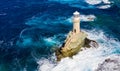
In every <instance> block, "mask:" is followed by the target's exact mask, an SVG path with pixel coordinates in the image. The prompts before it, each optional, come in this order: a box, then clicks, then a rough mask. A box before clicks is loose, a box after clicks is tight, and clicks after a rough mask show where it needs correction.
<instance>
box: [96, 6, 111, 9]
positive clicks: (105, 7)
mask: <svg viewBox="0 0 120 71" xmlns="http://www.w3.org/2000/svg"><path fill="white" fill-rule="evenodd" d="M110 7H111V6H110V5H103V6H98V7H97V8H99V9H108V8H110Z"/></svg>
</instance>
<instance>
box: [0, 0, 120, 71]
mask: <svg viewBox="0 0 120 71" xmlns="http://www.w3.org/2000/svg"><path fill="white" fill-rule="evenodd" d="M74 4H77V3H74ZM81 4H82V2H81ZM82 5H83V6H88V4H86V3H84V2H83V4H82ZM76 10H78V11H79V12H81V14H86V15H89V14H94V15H95V16H96V17H97V20H95V21H94V22H82V23H83V24H82V25H81V28H82V29H87V30H91V29H97V30H103V31H104V32H105V33H106V35H107V36H108V37H113V38H115V39H116V40H118V41H119V40H120V8H118V7H117V6H116V5H114V4H113V5H112V7H111V8H109V9H97V8H86V9H84V8H81V7H73V6H71V5H70V4H68V3H65V4H64V3H60V2H50V1H47V0H0V71H24V70H25V69H26V70H27V71H35V70H36V69H37V66H38V64H37V63H36V59H35V57H36V58H38V59H40V58H41V57H46V58H47V57H49V56H50V55H51V54H52V53H53V51H52V50H51V47H53V45H54V44H56V43H54V42H53V43H52V44H49V42H46V41H44V38H49V37H53V36H55V38H57V41H59V42H61V43H62V42H63V41H64V39H65V36H64V35H62V34H67V33H68V32H69V30H70V29H71V28H72V24H71V23H70V22H68V21H65V19H67V18H70V17H71V16H72V13H73V12H74V11H76ZM58 34H60V35H58ZM56 35H57V36H56ZM55 40H56V39H55ZM57 44H58V43H57Z"/></svg>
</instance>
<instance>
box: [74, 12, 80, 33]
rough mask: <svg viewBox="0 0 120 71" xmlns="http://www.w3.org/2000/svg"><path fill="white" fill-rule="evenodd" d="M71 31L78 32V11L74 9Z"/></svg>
mask: <svg viewBox="0 0 120 71" xmlns="http://www.w3.org/2000/svg"><path fill="white" fill-rule="evenodd" d="M72 20H73V33H75V34H78V33H80V13H79V12H78V11H75V12H74V13H73V17H72Z"/></svg>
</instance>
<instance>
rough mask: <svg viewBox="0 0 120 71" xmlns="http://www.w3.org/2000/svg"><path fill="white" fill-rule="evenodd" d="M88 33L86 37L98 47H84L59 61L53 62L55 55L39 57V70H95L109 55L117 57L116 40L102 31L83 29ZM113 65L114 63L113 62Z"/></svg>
mask: <svg viewBox="0 0 120 71" xmlns="http://www.w3.org/2000/svg"><path fill="white" fill-rule="evenodd" d="M83 31H84V32H86V33H87V34H88V38H90V39H93V40H96V41H97V42H98V43H99V47H98V48H89V49H84V50H83V51H81V52H79V53H78V54H77V55H75V56H73V58H69V57H67V58H64V59H62V60H61V61H60V62H55V60H56V58H55V55H52V56H51V58H49V59H46V58H43V59H40V60H39V61H38V62H37V63H38V64H39V67H38V70H39V71H96V70H97V68H98V67H99V65H100V64H101V63H103V62H104V61H105V60H106V59H108V58H111V57H118V55H117V54H119V53H120V47H119V44H120V42H118V41H117V40H115V39H113V38H108V37H107V36H106V35H105V33H104V32H102V31H96V30H92V31H88V30H83ZM113 67H114V64H113Z"/></svg>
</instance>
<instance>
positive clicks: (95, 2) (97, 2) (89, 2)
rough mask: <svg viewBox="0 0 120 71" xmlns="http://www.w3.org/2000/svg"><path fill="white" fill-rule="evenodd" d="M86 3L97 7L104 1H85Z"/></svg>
mask: <svg viewBox="0 0 120 71" xmlns="http://www.w3.org/2000/svg"><path fill="white" fill-rule="evenodd" d="M85 2H86V3H88V4H91V5H95V4H100V3H101V2H102V0H85Z"/></svg>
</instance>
